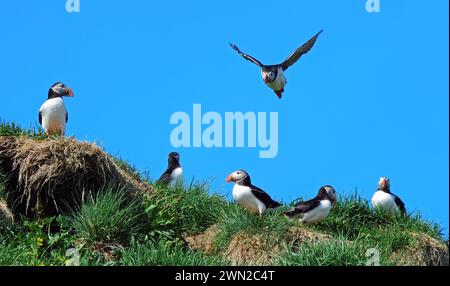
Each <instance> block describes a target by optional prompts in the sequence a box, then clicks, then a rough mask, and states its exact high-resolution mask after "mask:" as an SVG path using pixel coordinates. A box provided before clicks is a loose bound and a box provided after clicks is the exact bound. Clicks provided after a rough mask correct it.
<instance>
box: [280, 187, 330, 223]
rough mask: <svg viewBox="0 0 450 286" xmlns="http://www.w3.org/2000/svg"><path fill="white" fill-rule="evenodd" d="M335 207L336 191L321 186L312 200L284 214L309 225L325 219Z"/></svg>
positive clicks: (301, 203) (297, 205) (299, 204)
mask: <svg viewBox="0 0 450 286" xmlns="http://www.w3.org/2000/svg"><path fill="white" fill-rule="evenodd" d="M335 205H336V190H335V189H334V188H333V187H332V186H323V187H321V188H320V190H319V193H318V194H317V196H316V197H315V198H314V199H312V200H309V201H306V202H300V203H298V204H296V205H295V206H294V207H293V208H291V209H290V210H288V211H286V212H284V214H285V215H286V216H287V217H289V218H294V217H299V218H300V222H302V223H305V224H311V223H316V222H319V221H321V220H323V219H325V218H326V217H327V216H328V214H329V213H330V211H331V208H332V207H333V206H335Z"/></svg>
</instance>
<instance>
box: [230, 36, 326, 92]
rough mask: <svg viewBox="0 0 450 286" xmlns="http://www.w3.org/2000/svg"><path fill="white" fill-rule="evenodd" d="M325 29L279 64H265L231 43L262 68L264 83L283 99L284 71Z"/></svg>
mask: <svg viewBox="0 0 450 286" xmlns="http://www.w3.org/2000/svg"><path fill="white" fill-rule="evenodd" d="M322 31H323V30H321V31H320V32H318V33H317V34H316V35H315V36H314V37H312V38H311V39H310V40H309V41H308V42H306V43H305V44H303V45H302V46H301V47H299V48H298V49H297V50H295V52H294V53H292V54H291V55H290V56H289V57H288V58H287V59H286V60H285V61H284V62H283V63H281V64H278V65H268V66H267V65H264V64H263V63H261V62H260V61H258V60H257V59H255V58H254V57H252V56H250V55H247V54H245V53H243V52H241V50H240V49H239V48H238V47H237V46H236V45H234V44H231V43H230V46H231V47H232V48H233V49H234V50H235V51H236V52H238V53H239V54H240V55H241V56H242V57H243V58H244V59H246V60H248V61H251V62H252V63H254V64H256V65H257V66H259V67H260V68H261V76H262V78H263V80H264V83H265V84H266V85H267V86H268V87H270V88H271V89H273V90H274V91H275V93H276V95H277V96H278V98H279V99H281V97H282V95H283V92H284V87H285V86H286V84H287V81H286V77H285V76H284V72H285V71H286V70H287V69H288V68H289V67H290V66H292V65H293V64H294V63H295V62H296V61H297V60H298V59H300V57H301V56H302V55H304V54H306V53H307V52H309V50H311V48H312V47H313V46H314V43H315V42H316V40H317V38H318V37H319V35H320V33H322Z"/></svg>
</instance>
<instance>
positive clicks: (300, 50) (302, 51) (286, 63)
mask: <svg viewBox="0 0 450 286" xmlns="http://www.w3.org/2000/svg"><path fill="white" fill-rule="evenodd" d="M322 32H323V30H320V32H319V33H317V34H316V35H315V36H314V37H312V38H311V39H310V40H309V41H308V42H306V43H305V44H303V45H302V46H301V47H300V48H298V49H297V50H295V52H294V53H292V55H290V56H289V57H288V58H287V59H286V60H285V61H284V62H283V63H282V64H281V67H282V68H283V70H287V69H288V68H289V67H290V66H292V65H293V64H295V62H296V61H298V59H299V58H300V57H301V56H302V55H304V54H306V53H307V52H309V50H311V48H312V47H313V46H314V44H315V42H316V40H317V38H318V37H319V35H320V33H322Z"/></svg>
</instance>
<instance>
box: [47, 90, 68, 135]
mask: <svg viewBox="0 0 450 286" xmlns="http://www.w3.org/2000/svg"><path fill="white" fill-rule="evenodd" d="M63 96H66V97H73V91H72V89H70V88H69V87H68V86H66V85H65V84H64V83H62V82H57V83H55V84H54V85H52V86H51V87H50V89H49V90H48V99H47V100H46V101H45V102H44V104H42V106H41V108H40V109H39V124H41V125H42V128H43V129H44V131H45V134H47V136H51V135H59V136H61V137H62V136H64V133H65V132H66V124H67V121H68V120H69V113H68V112H67V109H66V106H65V105H64V101H63Z"/></svg>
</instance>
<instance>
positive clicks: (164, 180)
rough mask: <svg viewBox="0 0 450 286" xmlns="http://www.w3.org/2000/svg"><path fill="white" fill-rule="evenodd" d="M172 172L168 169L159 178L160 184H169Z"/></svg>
mask: <svg viewBox="0 0 450 286" xmlns="http://www.w3.org/2000/svg"><path fill="white" fill-rule="evenodd" d="M171 174H172V172H171V170H170V169H167V170H166V171H165V172H164V173H163V174H162V175H161V177H160V178H159V179H158V183H159V184H164V185H167V184H169V183H170V175H171Z"/></svg>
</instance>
